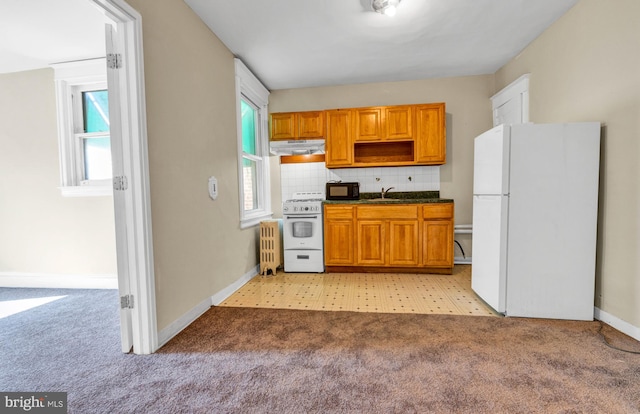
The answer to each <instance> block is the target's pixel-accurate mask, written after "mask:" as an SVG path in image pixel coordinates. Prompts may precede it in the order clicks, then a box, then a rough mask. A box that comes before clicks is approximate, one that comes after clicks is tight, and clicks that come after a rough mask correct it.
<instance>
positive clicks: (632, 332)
mask: <svg viewBox="0 0 640 414" xmlns="http://www.w3.org/2000/svg"><path fill="white" fill-rule="evenodd" d="M594 315H595V318H596V319H597V320H599V321H602V322H604V323H606V324H607V325H611V326H612V327H613V328H616V329H617V330H619V331H620V332H622V333H623V334H625V335H629V336H630V337H632V338H633V339H635V340H637V341H640V328H639V327H637V326H633V325H631V324H630V323H629V322H625V321H623V320H622V319H620V318H617V317H615V316H613V315H611V314H610V313H607V312H605V311H603V310H601V309H598V308H597V307H595V308H594Z"/></svg>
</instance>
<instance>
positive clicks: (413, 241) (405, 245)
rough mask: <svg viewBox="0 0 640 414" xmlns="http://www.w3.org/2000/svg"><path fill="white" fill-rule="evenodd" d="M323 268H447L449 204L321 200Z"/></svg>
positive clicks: (450, 247) (450, 264)
mask: <svg viewBox="0 0 640 414" xmlns="http://www.w3.org/2000/svg"><path fill="white" fill-rule="evenodd" d="M324 214H325V215H324V236H325V242H324V246H325V267H326V269H327V271H328V272H331V271H340V272H385V271H394V272H403V271H404V272H422V273H448V274H450V273H451V272H452V270H453V204H452V203H436V204H433V205H428V206H427V205H424V204H402V205H392V206H391V205H388V204H377V205H376V204H367V205H362V204H356V205H347V204H327V205H325V206H324Z"/></svg>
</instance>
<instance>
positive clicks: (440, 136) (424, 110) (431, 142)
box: [414, 104, 447, 165]
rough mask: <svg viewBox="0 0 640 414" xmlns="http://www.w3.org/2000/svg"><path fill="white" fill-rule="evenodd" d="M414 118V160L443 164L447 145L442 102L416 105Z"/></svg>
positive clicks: (420, 162) (423, 162) (422, 162)
mask: <svg viewBox="0 0 640 414" xmlns="http://www.w3.org/2000/svg"><path fill="white" fill-rule="evenodd" d="M415 118H416V122H415V124H416V127H415V131H414V135H415V145H416V162H417V163H419V164H434V165H437V164H444V163H445V162H446V147H447V139H446V128H445V109H444V104H428V105H416V107H415Z"/></svg>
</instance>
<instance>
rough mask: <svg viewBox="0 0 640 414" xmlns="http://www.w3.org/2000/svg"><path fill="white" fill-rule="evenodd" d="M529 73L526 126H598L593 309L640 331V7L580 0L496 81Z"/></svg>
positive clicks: (630, 0)
mask: <svg viewBox="0 0 640 414" xmlns="http://www.w3.org/2000/svg"><path fill="white" fill-rule="evenodd" d="M528 72H530V73H531V85H530V97H531V98H530V105H531V112H530V115H531V121H533V122H538V123H543V122H564V121H569V122H571V121H600V122H601V123H602V125H603V129H602V142H603V144H602V163H601V180H600V212H599V226H598V255H597V275H596V306H598V307H599V308H600V309H602V310H603V311H605V312H607V313H609V314H611V315H613V316H615V317H617V318H620V319H622V320H624V321H626V322H628V323H631V324H632V325H634V326H636V327H640V271H639V264H640V263H639V258H640V255H639V254H638V252H639V251H640V243H639V239H640V221H639V219H640V205H639V203H638V198H639V194H640V171H639V168H638V165H639V164H640V146H639V145H638V143H639V140H640V2H639V1H638V0H612V1H601V0H580V1H579V2H578V4H577V5H576V6H575V7H574V8H572V9H571V10H570V11H569V12H568V13H567V14H566V15H565V16H563V17H562V18H561V19H560V20H558V21H557V22H556V23H555V24H554V25H553V26H552V27H551V28H549V29H548V30H547V31H546V32H544V33H543V34H542V36H540V37H539V38H538V39H537V40H535V41H534V42H533V43H532V44H531V45H529V47H527V48H526V49H525V50H524V52H523V53H521V54H520V55H519V56H518V57H516V58H515V59H514V60H512V61H511V62H509V63H508V64H507V65H505V66H504V67H503V68H501V69H500V70H499V71H498V72H497V73H496V90H499V89H501V88H502V87H504V86H505V85H507V84H509V83H510V82H511V81H513V80H515V79H516V78H517V77H518V76H520V75H522V74H524V73H528Z"/></svg>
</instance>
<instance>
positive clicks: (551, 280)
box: [471, 122, 600, 320]
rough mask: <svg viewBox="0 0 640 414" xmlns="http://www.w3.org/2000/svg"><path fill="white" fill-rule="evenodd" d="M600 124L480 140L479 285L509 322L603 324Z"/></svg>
mask: <svg viewBox="0 0 640 414" xmlns="http://www.w3.org/2000/svg"><path fill="white" fill-rule="evenodd" d="M599 164H600V124H599V123H597V122H587V123H569V124H520V125H511V126H509V125H500V126H497V127H495V128H493V129H491V130H489V131H487V132H485V133H484V134H482V135H480V136H478V137H477V138H475V140H474V177H473V192H474V195H473V235H472V250H473V256H472V268H471V287H472V289H473V291H474V292H476V294H478V296H480V297H481V298H482V299H483V300H484V301H485V302H486V303H487V304H489V305H490V306H491V307H493V308H494V309H495V310H496V311H498V312H500V313H502V314H504V315H506V316H519V317H533V318H551V319H573V320H593V315H594V290H595V254H596V232H597V213H598V181H599V170H600V167H599Z"/></svg>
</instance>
